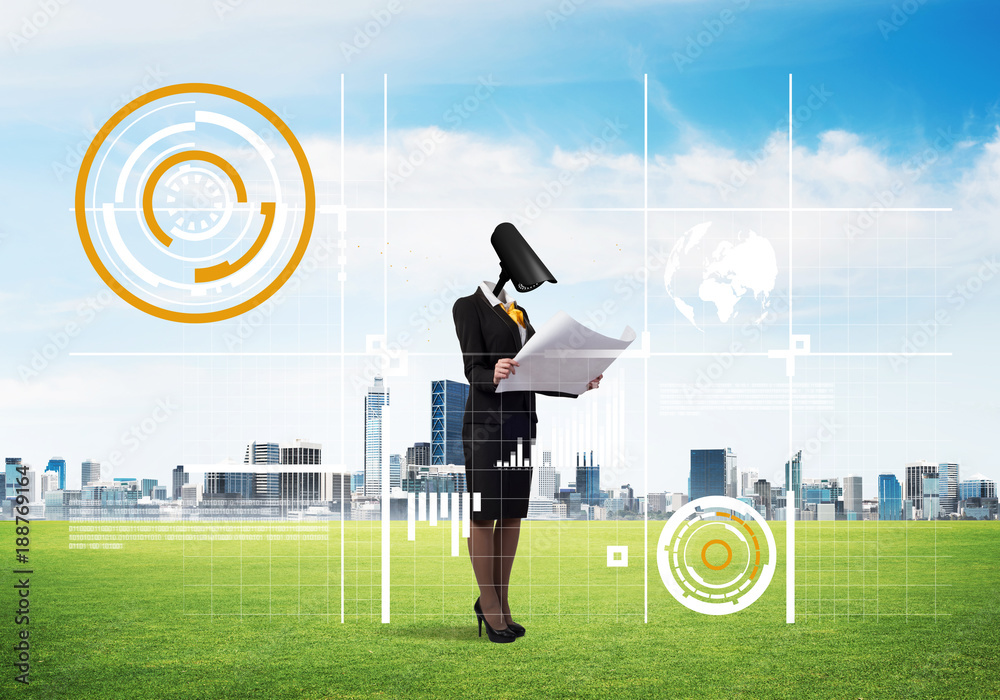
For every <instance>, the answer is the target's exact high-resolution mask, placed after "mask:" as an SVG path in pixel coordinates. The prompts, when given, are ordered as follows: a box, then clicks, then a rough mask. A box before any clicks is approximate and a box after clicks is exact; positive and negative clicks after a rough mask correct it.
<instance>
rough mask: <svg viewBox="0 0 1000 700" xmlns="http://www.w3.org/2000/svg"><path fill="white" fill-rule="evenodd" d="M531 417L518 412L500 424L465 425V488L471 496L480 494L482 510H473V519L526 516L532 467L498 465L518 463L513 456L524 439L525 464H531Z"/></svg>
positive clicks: (463, 428) (463, 440) (522, 444)
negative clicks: (518, 442)
mask: <svg viewBox="0 0 1000 700" xmlns="http://www.w3.org/2000/svg"><path fill="white" fill-rule="evenodd" d="M530 418H531V416H530V414H528V413H521V412H518V413H512V414H509V415H505V416H504V417H503V419H502V421H501V422H500V424H499V425H497V424H496V423H492V424H491V423H486V424H483V423H466V424H464V425H463V426H462V446H463V449H464V452H465V480H466V489H467V490H468V492H469V493H470V494H475V493H478V494H480V508H479V510H478V511H476V510H473V511H472V520H499V519H505V518H524V517H527V515H528V499H529V497H530V495H531V472H532V468H531V467H528V468H524V467H515V466H510V467H503V466H500V467H498V466H496V465H497V462H498V461H499V462H500V464H501V465H502V464H503V462H509V463H511V464H513V462H514V461H516V459H515V460H512V459H511V453H512V452H513V453H515V455H516V453H517V438H521V455H522V461H528V462H529V463H530V460H531V432H532V430H531V428H532V424H531V420H530ZM472 498H475V496H473V497H472Z"/></svg>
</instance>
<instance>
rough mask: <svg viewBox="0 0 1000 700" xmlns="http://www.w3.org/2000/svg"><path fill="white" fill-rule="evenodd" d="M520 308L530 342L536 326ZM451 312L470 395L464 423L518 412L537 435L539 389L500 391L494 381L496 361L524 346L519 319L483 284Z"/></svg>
mask: <svg viewBox="0 0 1000 700" xmlns="http://www.w3.org/2000/svg"><path fill="white" fill-rule="evenodd" d="M518 308H519V309H521V313H522V314H524V322H525V325H526V326H527V328H526V333H525V338H524V339H525V342H527V341H528V339H529V338H531V336H533V335H534V334H535V329H534V328H533V327H532V326H531V321H529V320H528V312H527V311H525V310H524V309H523V308H522V307H520V306H518ZM452 316H453V317H454V319H455V332H456V333H457V334H458V342H459V344H460V345H461V347H462V356H463V359H464V361H465V378H466V379H468V380H469V399H468V402H467V403H466V405H465V415H464V417H463V419H462V422H463V424H470V425H472V424H475V425H494V426H496V425H497V424H498V423H503V422H505V421H506V420H507V419H508V418H510V417H512V416H514V415H518V416H519V417H523V418H526V419H527V424H528V425H530V429H531V434H530V437H535V424H536V423H537V422H538V416H537V415H536V414H535V393H536V392H534V391H510V392H501V393H497V391H496V386H495V385H494V384H493V369H494V367H495V366H496V363H497V361H498V360H500V359H502V358H504V357H514V356H515V355H517V353H518V351H519V350H520V349H521V347H522V346H521V333H520V331H519V330H518V327H517V323H515V322H514V320H513V319H512V318H511V317H510V316H508V315H507V312H506V311H504V310H503V307H501V306H500V305H499V304H496V305H491V304H490V302H489V301H488V300H487V299H486V295H485V294H483V290H482V289H481V288H477V289H476V292H475V293H474V294H471V295H469V296H467V297H461V298H459V299H457V300H456V301H455V305H454V306H453V307H452ZM537 393H541V394H545V395H547V396H564V397H571V398H576V396H575V395H573V394H566V393H561V392H549V391H542V392H537ZM524 437H529V436H528V435H525V436H524Z"/></svg>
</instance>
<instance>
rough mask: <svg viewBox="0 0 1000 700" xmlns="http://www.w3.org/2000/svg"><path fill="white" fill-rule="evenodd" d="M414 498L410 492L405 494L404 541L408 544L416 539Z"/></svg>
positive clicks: (413, 494)
mask: <svg viewBox="0 0 1000 700" xmlns="http://www.w3.org/2000/svg"><path fill="white" fill-rule="evenodd" d="M415 496H416V494H415V493H413V492H412V491H410V492H408V493H407V494H406V539H407V540H409V541H410V542H413V541H415V540H416V539H417V523H416V504H415V502H414V501H415V500H416V499H415V498H414V497H415Z"/></svg>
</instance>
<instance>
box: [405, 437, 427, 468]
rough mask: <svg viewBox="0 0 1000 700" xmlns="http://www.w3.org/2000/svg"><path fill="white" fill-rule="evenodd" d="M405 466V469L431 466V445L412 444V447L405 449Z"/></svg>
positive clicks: (422, 443) (424, 443)
mask: <svg viewBox="0 0 1000 700" xmlns="http://www.w3.org/2000/svg"><path fill="white" fill-rule="evenodd" d="M406 466H407V467H429V466H431V444H430V443H429V442H415V443H413V447H407V448H406ZM418 471H419V469H418Z"/></svg>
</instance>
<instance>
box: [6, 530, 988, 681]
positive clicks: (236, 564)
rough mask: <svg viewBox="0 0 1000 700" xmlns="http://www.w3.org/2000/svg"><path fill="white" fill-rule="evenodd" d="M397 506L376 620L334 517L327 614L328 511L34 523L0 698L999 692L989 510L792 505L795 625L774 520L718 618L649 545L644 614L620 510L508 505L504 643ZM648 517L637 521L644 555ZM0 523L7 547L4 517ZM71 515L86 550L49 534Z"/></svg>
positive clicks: (370, 535) (361, 545)
mask: <svg viewBox="0 0 1000 700" xmlns="http://www.w3.org/2000/svg"><path fill="white" fill-rule="evenodd" d="M80 525H81V524H79V523H74V524H73V527H74V528H78V527H79V526H80ZM94 525H95V527H97V528H100V527H101V525H100V524H94ZM104 525H105V526H112V527H115V526H117V525H118V524H115V523H107V524H104ZM122 525H125V523H122ZM142 525H145V526H148V527H164V526H160V525H158V524H142ZM206 525H207V524H206ZM130 526H131V527H132V528H133V529H135V528H136V527H137V524H130ZM417 526H418V529H417V533H416V542H409V541H407V540H406V523H405V522H395V523H393V544H392V563H391V580H392V623H391V624H389V625H383V624H381V623H380V616H381V602H380V585H381V570H380V568H379V552H380V551H381V548H380V531H379V524H378V523H364V522H358V523H350V522H349V523H346V527H345V530H344V541H345V550H346V555H347V556H346V571H345V572H344V578H345V585H344V598H343V607H344V612H345V621H344V622H343V623H341V617H340V615H341V593H340V590H341V589H340V580H341V569H340V541H341V529H340V527H341V526H340V523H338V522H334V523H330V524H329V525H326V524H323V525H320V526H317V525H316V524H309V525H308V526H307V527H308V528H317V527H319V531H316V530H314V529H309V530H303V531H301V532H296V531H295V530H292V529H290V530H284V531H281V532H279V533H276V534H279V535H280V537H281V538H280V539H276V540H268V539H267V534H264V535H263V539H261V540H257V541H242V540H238V539H230V540H223V539H215V540H211V539H202V540H192V541H183V542H182V541H176V540H172V541H125V542H123V543H122V546H121V548H120V549H104V548H97V549H91V548H89V547H87V545H88V544H90V543H91V541H88V540H80V539H79V537H80V536H81V535H114V534H115V533H114V532H102V531H101V530H100V529H95V530H94V531H92V532H80V531H78V530H76V529H75V530H74V531H73V533H70V530H69V527H70V526H69V524H67V523H59V522H53V523H43V522H40V523H35V524H33V525H32V526H31V562H30V565H31V566H32V567H33V569H34V571H35V573H34V574H33V575H32V576H31V598H30V601H31V624H30V629H31V642H32V648H31V654H32V672H31V684H30V686H27V687H25V686H22V685H20V684H18V683H15V682H14V676H15V675H16V671H15V669H14V668H13V666H12V663H13V652H12V651H11V649H12V646H13V644H14V643H15V640H14V634H15V629H14V624H13V615H12V612H13V609H14V606H15V604H16V603H15V595H14V591H13V588H12V587H11V586H12V584H13V581H12V578H11V577H12V575H11V573H10V571H11V569H12V568H13V567H12V566H5V567H4V574H3V580H4V584H3V591H4V593H3V594H2V595H3V601H2V602H0V605H2V606H3V608H4V610H5V612H4V614H3V615H2V622H0V644H2V645H3V648H4V649H5V650H6V651H5V653H4V664H3V669H4V671H3V678H2V679H0V697H2V698H4V700H6V699H7V698H11V699H13V698H71V699H74V700H77V699H87V698H122V699H126V698H127V699H132V698H157V699H159V698H241V699H242V698H258V697H259V698H367V697H379V698H409V697H440V698H454V699H462V698H558V697H582V698H609V697H622V698H685V697H698V698H702V697H704V698H770V697H774V698H918V697H919V698H923V697H926V698H945V697H949V698H980V697H982V698H987V697H996V696H997V694H998V693H1000V564H998V560H1000V523H997V522H992V523H976V522H951V523H874V522H859V523H846V522H838V523H800V524H799V525H798V530H797V533H798V534H797V547H796V563H797V569H798V576H797V582H798V586H797V606H796V608H797V614H798V622H797V623H796V624H794V625H788V624H786V623H785V569H784V565H783V563H784V532H785V529H784V524H783V523H773V524H772V530H773V532H774V536H775V540H776V543H777V547H778V551H779V559H778V566H777V572H776V574H775V578H774V581H773V582H772V583H771V586H770V588H769V589H768V590H767V592H766V593H765V594H764V596H763V597H762V598H761V599H760V600H758V601H757V602H756V603H754V604H753V605H752V606H751V607H749V608H748V609H746V610H743V611H741V612H739V613H736V614H733V615H727V616H720V617H713V616H706V615H700V614H697V613H693V612H690V611H688V610H687V609H685V608H684V607H682V606H681V605H680V604H678V603H677V602H676V601H674V600H673V598H671V597H670V595H669V594H668V593H667V592H666V590H665V588H664V586H663V584H662V582H661V581H660V578H659V574H658V572H657V569H656V560H655V555H654V556H653V557H652V558H651V559H650V561H649V603H648V609H649V622H648V624H644V622H643V609H644V601H643V595H644V594H643V580H644V571H643V568H644V561H643V556H642V552H643V525H642V522H597V523H579V522H526V523H525V529H524V531H523V535H522V541H521V550H520V555H519V560H518V563H517V566H516V568H515V572H514V578H515V581H516V584H517V585H516V589H515V590H514V591H513V592H512V607H513V609H514V613H515V618H516V619H518V620H519V621H520V622H522V623H523V624H524V625H525V626H526V627H527V628H528V633H527V636H526V637H524V638H523V639H520V640H518V641H517V642H516V643H514V644H507V645H495V644H490V643H489V642H488V641H486V638H485V637H484V638H483V639H479V638H477V637H476V631H475V618H474V616H473V613H472V609H471V608H472V602H473V601H474V599H475V597H476V593H475V589H474V586H473V580H472V574H471V567H470V565H469V562H468V559H467V556H466V553H465V541H464V540H462V545H461V547H462V552H461V554H462V556H460V557H456V558H452V557H451V556H450V552H451V544H450V529H449V527H448V523H444V522H442V523H441V524H440V525H439V526H438V527H436V528H432V527H430V526H429V524H428V523H417ZM662 526H663V523H662V522H650V526H649V548H650V549H649V551H650V552H652V551H653V550H654V548H655V545H656V541H657V538H658V536H659V532H660V529H661V528H662ZM165 527H173V528H176V526H165ZM0 532H3V534H4V540H3V541H4V542H7V543H9V546H8V551H10V552H11V554H10V555H8V556H10V557H11V559H10V560H9V561H11V562H12V561H13V559H12V553H13V548H14V530H13V523H10V522H5V523H3V525H2V526H0ZM151 532H152V531H151ZM168 532H169V531H168ZM71 534H72V535H73V536H74V539H73V543H74V544H75V545H79V544H83V545H84V546H85V548H84V549H71V548H70V535H71ZM133 534H135V533H134V532H133ZM161 534H162V533H161ZM217 534H226V533H225V531H223V530H219V531H218V532H217ZM287 535H293V537H295V536H297V539H290V538H288V537H287ZM306 537H309V538H319V539H305V538H306ZM93 542H94V543H95V544H98V545H100V544H101V542H102V540H96V541H93ZM608 545H628V547H629V565H628V567H627V568H608V567H607V565H606V547H607V546H608Z"/></svg>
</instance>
